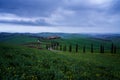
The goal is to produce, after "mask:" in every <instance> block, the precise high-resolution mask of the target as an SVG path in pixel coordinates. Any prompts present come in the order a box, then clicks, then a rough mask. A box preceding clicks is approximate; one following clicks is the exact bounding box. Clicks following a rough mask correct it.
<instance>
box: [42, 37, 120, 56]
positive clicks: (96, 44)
mask: <svg viewBox="0 0 120 80" xmlns="http://www.w3.org/2000/svg"><path fill="white" fill-rule="evenodd" d="M42 42H46V43H51V42H59V43H60V45H62V47H64V46H65V45H66V46H67V51H69V45H70V44H71V45H72V49H73V50H72V51H73V52H75V47H76V44H78V45H79V50H78V51H79V52H80V53H81V52H83V46H86V52H87V53H90V52H91V44H93V49H94V52H95V53H100V45H104V49H105V53H110V52H111V44H112V43H113V44H114V45H116V47H117V51H116V53H118V54H119V53H120V42H118V41H116V40H114V39H113V40H112V41H104V40H97V39H92V38H88V37H81V38H68V39H56V40H43V41H42Z"/></svg>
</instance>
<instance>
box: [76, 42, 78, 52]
mask: <svg viewBox="0 0 120 80" xmlns="http://www.w3.org/2000/svg"><path fill="white" fill-rule="evenodd" d="M77 52H78V44H76V53H77Z"/></svg>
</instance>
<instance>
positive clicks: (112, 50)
mask: <svg viewBox="0 0 120 80" xmlns="http://www.w3.org/2000/svg"><path fill="white" fill-rule="evenodd" d="M113 52H114V45H113V43H112V45H111V53H113Z"/></svg>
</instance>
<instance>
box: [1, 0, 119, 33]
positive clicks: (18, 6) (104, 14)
mask: <svg viewBox="0 0 120 80" xmlns="http://www.w3.org/2000/svg"><path fill="white" fill-rule="evenodd" d="M0 32H32V33H33V32H34V33H37V32H68V33H120V0H0Z"/></svg>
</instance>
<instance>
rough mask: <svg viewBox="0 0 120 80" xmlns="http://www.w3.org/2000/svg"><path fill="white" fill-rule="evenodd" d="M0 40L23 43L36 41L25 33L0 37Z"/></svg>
mask: <svg viewBox="0 0 120 80" xmlns="http://www.w3.org/2000/svg"><path fill="white" fill-rule="evenodd" d="M0 42H4V43H11V44H24V43H28V42H37V39H36V38H33V37H29V36H27V35H13V36H8V37H3V38H1V39H0Z"/></svg>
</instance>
